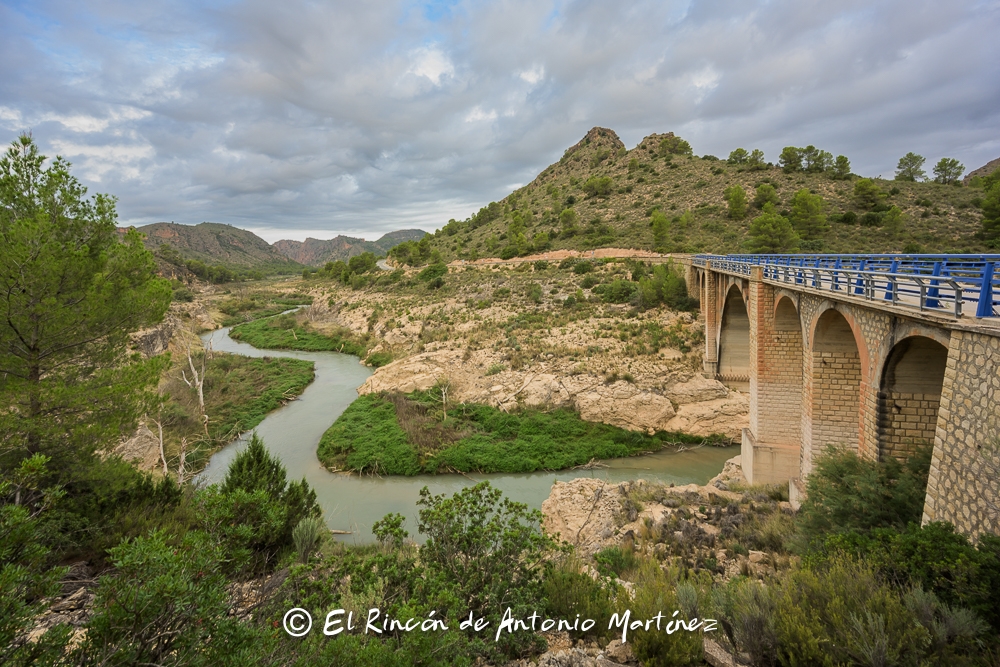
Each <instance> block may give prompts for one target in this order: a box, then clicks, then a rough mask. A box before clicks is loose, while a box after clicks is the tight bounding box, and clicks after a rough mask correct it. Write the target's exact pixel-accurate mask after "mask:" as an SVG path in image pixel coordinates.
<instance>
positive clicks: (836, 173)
mask: <svg viewBox="0 0 1000 667" xmlns="http://www.w3.org/2000/svg"><path fill="white" fill-rule="evenodd" d="M850 176H851V161H850V160H848V159H847V156H846V155H838V156H837V159H836V160H834V162H833V168H832V169H831V170H830V178H832V179H833V180H835V181H844V180H847V179H848V178H850Z"/></svg>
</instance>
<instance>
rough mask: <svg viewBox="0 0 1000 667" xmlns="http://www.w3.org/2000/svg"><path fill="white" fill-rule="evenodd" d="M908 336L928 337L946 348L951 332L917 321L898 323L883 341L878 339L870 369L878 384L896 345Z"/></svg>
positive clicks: (880, 382) (949, 341)
mask: <svg viewBox="0 0 1000 667" xmlns="http://www.w3.org/2000/svg"><path fill="white" fill-rule="evenodd" d="M908 338H928V339H930V340H932V341H934V342H935V343H939V344H940V345H943V346H944V349H945V350H947V349H948V348H949V346H950V345H951V332H950V331H948V330H947V329H942V328H940V327H933V326H928V325H926V324H921V323H919V322H905V323H898V324H897V325H896V326H895V327H893V329H892V330H891V331H890V332H889V335H888V336H887V337H886V339H885V340H884V341H880V342H881V345H879V346H878V348H879V352H878V355H877V358H876V359H875V366H876V367H875V368H874V369H872V377H875V378H878V386H879V388H881V386H882V374H883V373H884V372H885V365H886V363H888V361H889V357H890V356H891V355H892V351H893V350H894V349H896V346H897V345H899V344H900V343H902V342H903V341H904V340H906V339H908Z"/></svg>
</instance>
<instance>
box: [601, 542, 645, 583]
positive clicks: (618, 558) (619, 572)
mask: <svg viewBox="0 0 1000 667" xmlns="http://www.w3.org/2000/svg"><path fill="white" fill-rule="evenodd" d="M594 562H595V563H596V564H597V571H598V572H600V573H601V574H603V575H604V576H605V577H610V576H615V577H619V578H623V575H625V574H626V573H628V572H631V571H632V570H634V569H635V568H636V567H637V566H638V565H639V559H638V558H637V557H636V555H635V551H634V550H633V549H630V548H627V547H605V548H604V549H601V550H600V551H598V552H597V553H596V554H594Z"/></svg>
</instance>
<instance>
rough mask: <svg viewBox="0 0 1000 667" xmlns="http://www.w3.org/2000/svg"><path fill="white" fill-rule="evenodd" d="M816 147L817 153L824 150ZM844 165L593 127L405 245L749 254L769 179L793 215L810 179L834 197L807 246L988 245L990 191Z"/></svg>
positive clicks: (422, 255) (479, 251)
mask: <svg viewBox="0 0 1000 667" xmlns="http://www.w3.org/2000/svg"><path fill="white" fill-rule="evenodd" d="M809 149H811V150H812V152H811V153H807V154H808V155H809V156H815V155H816V154H817V153H818V151H816V149H814V148H813V147H811V146H810V147H809ZM809 159H810V158H808V157H807V158H806V161H805V164H804V166H808V164H809ZM825 161H826V162H832V156H830V155H829V154H828V153H825ZM820 164H823V161H821V162H820ZM843 166H846V167H848V169H846V170H844V173H842V174H839V175H838V176H839V178H834V175H833V174H832V172H831V170H815V171H806V170H804V169H800V170H791V171H786V170H785V169H783V168H782V167H780V166H776V165H774V164H773V163H765V162H763V160H759V161H758V162H757V163H756V164H750V163H749V162H748V161H746V160H745V159H744V160H742V163H741V164H730V163H729V162H728V161H727V160H726V159H719V158H717V157H714V156H710V155H706V156H702V157H697V156H694V155H692V154H690V147H689V146H688V145H687V142H685V141H683V140H682V139H680V138H679V137H675V136H674V135H673V134H672V133H668V134H652V135H650V136H648V137H646V138H644V139H643V140H642V141H641V142H640V143H639V145H637V146H636V147H635V148H633V149H631V150H627V149H626V147H625V146H624V144H623V143H622V142H621V140H620V139H619V138H618V136H617V135H616V134H615V132H614V131H612V130H610V129H607V128H593V129H592V130H590V131H589V132H588V133H587V134H586V136H585V137H584V138H583V139H582V140H581V141H580V142H578V143H577V144H576V145H574V146H572V147H571V148H569V149H568V150H567V151H566V152H565V154H564V155H563V157H562V158H561V159H560V160H559V161H558V162H556V163H555V164H552V165H550V166H549V167H547V168H546V169H544V170H543V171H542V172H541V173H540V174H539V175H538V176H537V177H536V178H535V179H534V180H533V181H532V182H531V183H529V184H528V185H526V186H524V187H522V188H520V189H518V190H515V191H514V192H512V193H511V194H510V195H508V196H507V197H505V198H504V199H502V200H501V201H499V202H493V203H490V204H489V205H487V206H485V207H483V208H482V209H481V210H480V211H479V212H478V213H476V214H475V215H473V216H471V217H470V218H469V219H467V220H464V221H451V222H449V223H448V224H447V225H445V226H444V227H442V228H441V229H440V230H438V231H437V232H436V233H435V234H434V237H433V239H431V240H430V245H429V246H428V245H427V244H424V247H422V248H419V249H418V248H417V247H416V246H415V245H412V244H406V245H404V246H400V247H399V248H397V249H396V250H395V251H394V252H393V255H394V256H396V257H397V258H398V259H400V260H402V261H409V263H422V262H425V261H427V259H428V258H429V257H430V256H432V255H433V254H434V253H433V251H434V250H436V251H437V252H438V253H439V254H440V257H441V258H442V259H444V260H446V261H448V260H451V259H455V258H461V259H475V258H477V257H488V256H498V255H499V256H505V257H512V256H515V255H526V254H530V253H531V252H537V251H539V250H542V249H564V248H565V249H576V250H584V249H591V248H597V247H624V248H640V249H653V248H654V247H655V248H656V249H658V250H661V251H666V252H714V253H735V252H741V251H745V250H746V249H747V246H748V241H749V239H750V234H749V228H750V225H751V223H752V221H753V219H754V218H755V217H756V216H759V215H760V214H761V211H760V210H758V209H757V208H756V207H755V206H754V198H755V194H756V189H757V187H758V186H759V185H761V184H768V185H770V186H772V187H773V188H774V190H775V197H774V199H775V200H776V201H775V205H776V209H777V212H779V213H780V214H782V215H784V216H786V217H788V216H789V215H790V214H791V209H792V198H793V196H794V195H795V194H796V192H798V191H800V190H803V189H805V190H808V191H810V192H811V193H814V194H818V195H820V196H821V197H822V198H823V212H824V213H825V215H826V216H827V222H828V224H829V229H828V230H826V231H822V232H821V233H819V234H807V235H805V236H806V238H805V239H804V240H803V241H802V243H801V245H800V246H799V248H800V250H801V251H805V252H982V251H985V250H986V245H985V244H984V242H983V241H982V240H981V239H979V238H977V233H978V231H979V229H980V224H981V220H982V214H981V212H980V211H979V210H978V208H977V207H978V201H979V199H978V198H980V197H981V196H982V190H981V189H978V188H971V187H961V186H958V187H956V186H954V185H943V184H939V183H933V182H903V181H889V180H884V179H877V178H876V179H871V180H870V181H866V182H865V183H863V184H862V186H860V187H862V188H863V187H864V185H865V184H866V183H867V184H870V185H871V186H874V187H870V188H869V189H868V191H867V193H864V192H862V193H860V194H859V193H856V188H857V187H859V186H858V183H859V182H860V181H862V179H861V178H860V177H859V176H857V175H854V174H850V173H846V172H847V171H849V165H843ZM732 186H740V187H742V188H743V190H744V192H745V193H746V195H747V198H748V210H747V212H746V214H745V215H743V216H741V217H737V218H733V217H730V214H729V210H728V204H727V200H726V198H725V194H724V193H725V191H726V190H727V188H730V187H732ZM866 195H867V196H866ZM893 207H895V210H894V209H893ZM657 210H659V211H660V213H661V214H662V216H663V218H666V219H665V220H663V219H662V218H660V216H656V217H657V218H660V223H659V237H658V238H657V239H654V234H653V225H652V222H653V220H654V212H655V211H657ZM821 227H822V225H821ZM810 236H811V237H812V238H809V237H810Z"/></svg>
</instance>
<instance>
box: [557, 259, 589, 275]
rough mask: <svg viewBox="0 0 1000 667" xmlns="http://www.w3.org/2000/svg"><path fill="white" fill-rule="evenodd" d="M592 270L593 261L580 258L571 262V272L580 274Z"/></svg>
mask: <svg viewBox="0 0 1000 667" xmlns="http://www.w3.org/2000/svg"><path fill="white" fill-rule="evenodd" d="M560 266H561V265H560ZM593 270H594V263H593V262H589V261H587V260H585V259H581V260H579V261H576V262H574V263H573V273H575V274H576V275H578V276H582V275H583V274H585V273H590V272H591V271H593Z"/></svg>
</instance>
